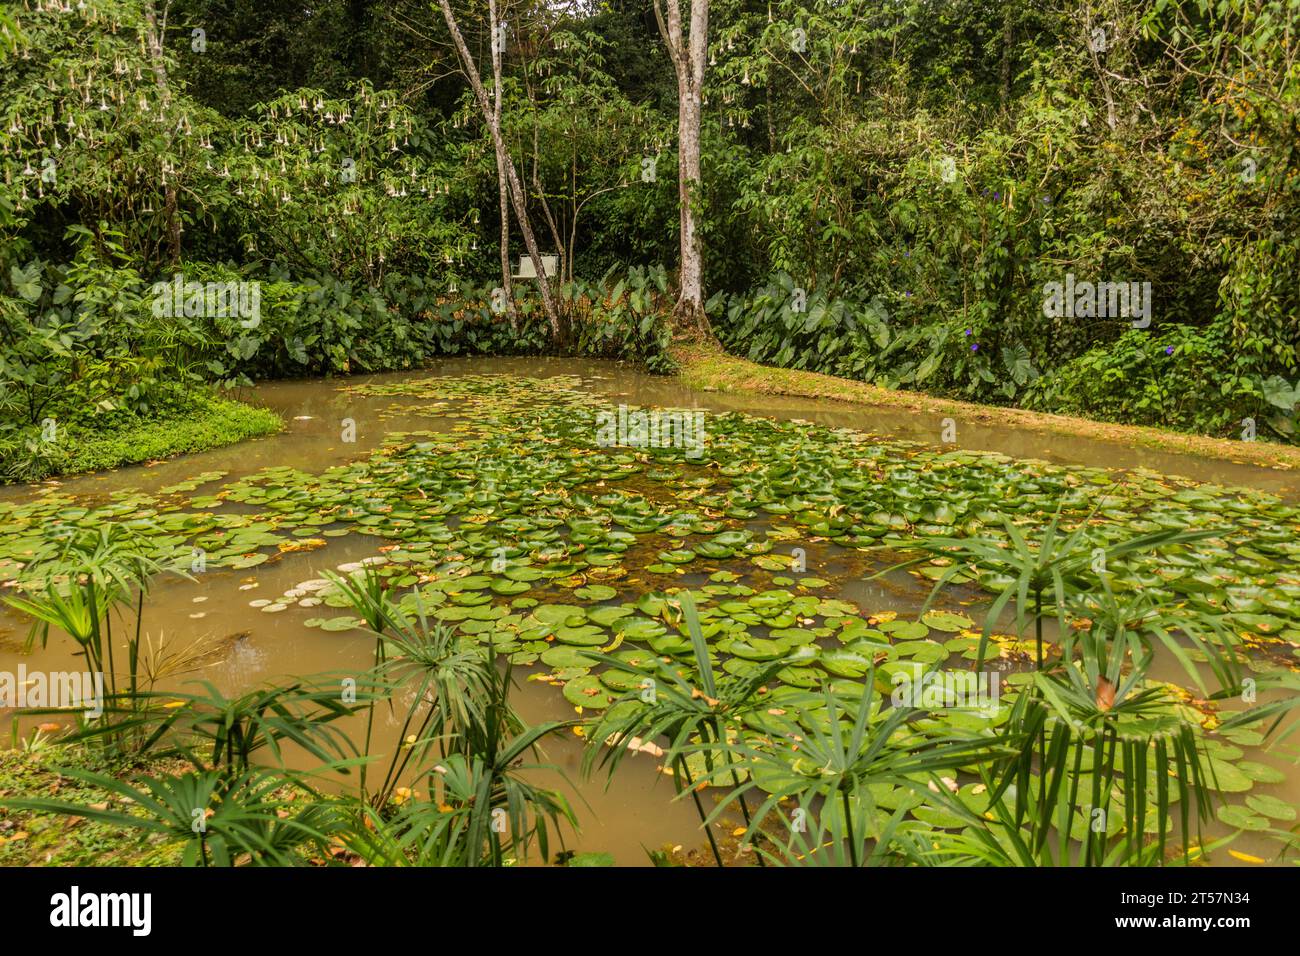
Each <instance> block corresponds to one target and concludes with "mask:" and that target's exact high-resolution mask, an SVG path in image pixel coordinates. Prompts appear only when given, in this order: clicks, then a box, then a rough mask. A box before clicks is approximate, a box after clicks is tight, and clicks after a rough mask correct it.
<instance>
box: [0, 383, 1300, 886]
mask: <svg viewBox="0 0 1300 956" xmlns="http://www.w3.org/2000/svg"><path fill="white" fill-rule="evenodd" d="M493 373H495V374H507V375H511V376H518V377H547V376H552V375H574V376H578V377H580V378H581V379H582V383H583V387H584V388H587V389H589V390H590V391H591V392H593V393H594V394H597V395H600V396H602V397H603V398H605V399H607V400H612V401H614V402H620V401H623V402H627V403H629V404H638V405H661V406H674V407H688V408H692V407H693V408H702V409H705V410H708V411H715V412H727V411H740V412H746V413H749V414H753V415H761V416H767V417H771V418H775V419H798V420H804V421H809V422H815V423H817V424H820V425H826V426H829V427H833V428H852V429H856V430H859V431H862V432H866V433H868V434H873V435H878V436H881V437H887V438H891V439H902V440H908V441H914V442H918V443H921V444H925V445H930V446H933V447H936V448H937V447H946V448H948V449H951V448H952V447H953V446H952V445H947V446H940V436H941V431H942V416H938V415H933V416H926V415H917V414H913V413H910V412H900V411H898V410H893V409H884V408H868V407H863V406H856V405H850V404H847V403H842V402H835V401H821V400H811V399H801V398H785V397H778V396H758V395H748V394H726V393H718V392H705V391H699V390H695V389H691V388H687V387H685V386H683V385H682V384H681V382H680V381H678V380H676V379H673V378H663V377H656V376H650V375H646V374H644V373H641V372H638V371H635V370H633V369H630V368H628V367H625V366H623V365H621V364H619V363H613V362H603V361H594V360H569V359H543V358H467V359H446V360H442V361H439V362H436V363H434V364H433V365H432V366H430V367H429V368H428V369H426V370H423V371H420V372H411V373H394V374H386V375H373V376H355V377H353V378H351V379H347V380H346V383H347V384H357V383H364V382H394V381H404V380H407V379H411V378H422V377H425V376H430V375H433V376H459V375H481V374H493ZM342 384H344V381H342V380H338V379H313V380H297V381H284V382H270V383H265V384H262V385H259V386H257V387H256V388H254V389H251V390H248V391H247V392H246V393H244V394H243V395H241V397H243V398H245V399H247V400H249V401H252V402H255V403H260V404H263V405H265V406H267V407H269V408H271V409H273V410H274V411H276V412H278V413H279V414H281V415H282V416H283V417H284V419H285V422H286V427H285V429H284V430H283V432H281V433H280V434H278V435H275V436H271V437H268V438H263V439H258V440H254V441H249V442H244V443H242V444H239V445H235V446H231V447H227V448H221V449H215V450H212V451H208V452H202V453H198V454H193V455H188V456H184V457H181V458H177V459H171V460H168V461H164V462H160V463H157V464H154V465H149V466H136V467H130V468H122V469H117V470H114V471H111V472H105V473H98V474H93V475H86V476H80V477H75V478H70V479H67V480H64V481H60V482H46V483H42V484H39V485H27V486H15V487H7V488H0V500H3V499H9V500H28V499H30V498H31V497H33V496H36V495H40V494H42V493H45V492H47V491H49V490H52V489H57V490H58V491H59V492H61V493H65V494H75V495H78V496H86V497H87V498H89V499H94V498H97V497H99V496H102V495H106V494H108V493H111V492H114V491H119V490H133V491H140V492H145V493H154V492H156V491H157V490H158V489H159V488H162V487H165V486H166V485H169V484H173V483H176V482H179V481H184V480H187V479H190V478H192V477H193V476H194V475H196V474H198V473H201V472H205V471H225V472H228V474H227V476H226V477H225V479H223V480H225V481H230V480H235V479H238V478H240V477H243V476H246V475H248V474H251V473H253V472H256V471H258V470H259V469H262V468H265V467H269V466H285V465H287V466H291V467H294V468H296V469H299V470H302V471H306V472H319V471H322V470H324V469H326V468H328V467H330V466H332V465H337V464H340V463H344V462H347V461H351V460H354V459H357V458H361V457H365V456H366V455H368V454H369V452H370V451H372V450H373V449H374V448H376V447H378V446H379V445H381V444H382V443H383V441H384V438H385V436H386V435H387V434H388V433H390V432H396V431H404V430H412V429H438V428H446V427H450V422H449V421H446V420H442V421H440V420H437V419H432V418H429V417H427V415H425V414H419V413H417V411H416V407H417V406H416V403H414V402H411V401H410V400H403V399H401V398H400V397H393V396H375V397H364V396H358V395H354V394H348V393H345V392H343V391H341V390H340V386H341V385H342ZM403 403H407V404H411V405H412V412H411V413H404V412H402V411H400V406H401V405H402V404H403ZM395 408H397V409H399V410H398V411H396V413H395V412H394V409H395ZM381 412H382V413H383V414H382V415H381ZM346 418H350V419H352V420H353V421H354V422H355V423H356V441H355V443H346V442H344V441H342V440H341V433H342V423H343V420H344V419H346ZM956 424H957V439H958V441H957V447H960V448H966V449H969V450H979V451H996V452H1001V453H1004V454H1007V455H1010V456H1012V457H1014V458H1036V459H1042V460H1046V461H1051V462H1055V463H1061V464H1078V465H1086V466H1091V467H1105V468H1111V469H1149V470H1151V471H1156V472H1161V473H1164V474H1170V475H1177V476H1180V477H1185V478H1190V479H1193V480H1196V481H1200V482H1206V483H1209V484H1216V485H1229V486H1244V487H1250V488H1256V489H1259V490H1263V491H1267V492H1270V493H1273V494H1277V495H1280V496H1282V497H1284V498H1286V499H1288V500H1300V476H1296V475H1293V474H1289V473H1286V472H1280V471H1275V470H1271V469H1267V468H1261V467H1258V466H1254V465H1250V464H1246V463H1236V462H1225V461H1217V460H1209V459H1202V458H1197V457H1192V456H1186V455H1178V454H1173V453H1170V452H1163V451H1156V450H1151V449H1145V448H1131V447H1127V446H1124V445H1119V444H1115V443H1111V442H1102V441H1095V440H1085V439H1067V438H1062V437H1060V436H1054V435H1044V434H1040V433H1035V432H1030V431H1026V430H1017V429H1014V428H1011V427H990V426H987V425H980V424H976V423H965V422H962V421H961V420H960V419H958V420H957V423H956ZM327 540H328V543H327V545H326V547H324V548H321V549H319V550H316V551H309V552H298V553H287V554H284V555H283V556H282V557H281V558H279V559H278V560H276V561H273V562H268V563H267V564H264V565H261V566H259V567H256V568H253V569H250V570H247V571H234V570H226V569H214V570H212V571H209V572H208V573H205V574H202V575H198V576H197V580H195V581H185V580H181V579H176V578H167V579H164V580H162V581H161V582H160V583H158V584H157V585H156V586H155V589H154V592H153V594H152V595H151V599H150V601H149V602H148V604H147V607H146V611H145V631H146V633H147V634H149V635H150V636H151V638H152V639H153V640H154V641H155V642H161V643H163V645H164V646H165V647H167V648H168V650H169V651H170V652H171V653H174V654H180V655H182V656H183V655H185V654H189V653H192V654H194V655H197V656H198V657H200V658H201V659H202V662H203V666H201V668H199V669H197V670H195V671H192V672H187V673H185V674H178V675H172V676H170V677H167V678H165V679H164V680H163V681H162V682H161V683H160V685H159V686H161V687H177V686H181V685H183V684H184V683H185V682H187V681H194V680H207V681H211V682H212V683H213V684H214V685H216V686H217V687H218V688H219V689H221V690H222V691H224V692H226V693H236V692H241V691H244V690H247V689H249V688H252V687H255V686H258V685H264V684H267V683H271V682H274V681H277V680H281V679H283V678H285V677H288V676H300V675H307V674H318V673H324V672H351V673H355V672H357V671H359V670H362V669H364V668H365V667H366V666H368V664H369V662H370V659H371V655H372V653H373V643H372V641H371V640H370V639H368V638H367V637H365V636H364V635H362V634H357V633H351V634H349V633H331V632H326V631H322V630H319V629H315V628H308V627H305V626H303V624H302V621H303V620H304V619H305V618H308V617H312V616H315V615H316V614H317V612H316V611H315V610H313V609H306V608H300V607H296V606H291V607H290V608H288V609H287V610H285V611H283V612H280V613H274V614H268V613H264V612H262V611H261V610H259V609H258V608H254V607H250V606H249V601H250V600H254V599H258V598H275V597H276V596H278V595H280V594H282V593H283V592H284V591H285V590H287V589H289V588H291V587H293V586H294V585H295V584H297V583H298V582H300V581H304V580H307V579H310V578H315V577H319V576H320V573H321V572H322V571H325V570H331V569H334V568H336V567H337V566H338V565H339V564H342V563H345V562H349V561H356V560H360V559H361V558H364V557H367V556H369V555H372V554H374V553H375V549H376V547H378V546H379V543H378V542H376V540H375V539H373V538H369V537H366V536H363V535H347V536H344V537H340V538H330V539H327ZM843 554H844V552H840V556H841V557H840V558H839V559H836V558H835V557H834V556H833V555H832V554H830V553H826V554H824V555H823V554H819V553H810V554H809V557H808V561H809V564H808V570H809V572H810V573H816V574H817V575H818V576H821V577H825V578H829V579H831V580H834V581H838V582H840V585H841V588H842V596H843V597H845V598H846V599H849V600H853V601H856V602H857V603H858V604H859V605H861V606H862V607H863V608H864V609H867V610H871V611H882V610H897V611H899V612H903V613H915V610H916V608H917V607H918V606H919V604H920V602H921V600H923V599H924V596H925V593H926V592H925V590H924V589H923V588H921V586H919V585H918V584H916V582H914V581H912V580H911V579H910V578H908V577H906V576H904V577H894V578H890V579H886V580H884V581H878V582H864V581H862V580H860V579H856V578H857V575H856V574H852V573H850V574H845V565H844V562H843ZM819 560H820V561H822V562H823V563H824V565H825V566H823V567H819V566H818V565H817V564H816V562H817V561H819ZM691 581H693V577H690V576H688V577H687V578H685V579H683V581H682V583H688V582H691ZM241 584H245V585H247V584H252V585H255V587H253V588H252V589H248V590H240V589H239V586H240V585H241ZM977 600H978V599H977V598H976V597H975V596H974V595H968V596H967V597H966V599H965V600H964V601H963V602H962V603H966V604H970V603H972V602H974V601H977ZM25 634H26V625H25V623H24V622H22V621H20V620H19V619H18V617H17V615H15V614H14V613H12V612H10V611H8V610H0V670H3V671H8V672H11V673H14V672H16V671H17V669H18V666H19V665H20V664H25V665H26V666H27V667H28V668H29V669H34V668H37V667H39V668H40V669H42V670H50V671H57V670H70V671H79V670H81V669H82V668H81V662H80V659H79V658H75V657H74V656H73V655H72V649H73V648H72V642H71V641H70V640H69V639H67V638H66V637H65V636H61V635H60V636H56V637H52V638H51V641H50V643H49V646H48V647H46V648H45V649H37V650H35V651H34V652H32V653H31V654H24V653H23V639H24V637H25ZM530 672H535V669H530V668H516V678H517V680H518V684H519V687H518V690H517V691H516V692H515V694H514V697H513V701H514V704H515V706H516V707H517V708H518V709H519V711H520V712H521V714H522V716H523V717H524V718H525V719H526V720H527V721H529V722H531V723H536V722H539V721H543V720H552V719H553V720H566V719H571V718H573V717H575V716H576V715H575V713H574V709H573V707H572V706H571V705H570V704H569V703H568V702H567V701H565V700H564V698H563V697H562V696H561V695H560V694H559V692H558V691H557V690H555V689H554V688H552V687H549V686H546V685H544V684H541V683H538V682H532V681H528V680H526V679H525V678H526V677H527V675H528V673H530ZM1154 676H1156V677H1159V678H1162V679H1167V680H1171V681H1173V682H1175V683H1185V681H1186V677H1185V675H1183V674H1182V673H1181V672H1180V671H1179V670H1178V669H1177V666H1176V664H1174V663H1173V662H1172V661H1162V662H1161V663H1160V664H1159V665H1158V669H1157V672H1156V674H1155V675H1154ZM10 713H11V712H6V711H4V710H0V721H2V723H0V730H3V731H7V730H8V727H9V723H10V721H9V719H8V718H9V714H10ZM378 714H379V715H380V717H379V720H380V723H379V727H380V730H379V735H380V736H381V737H382V736H383V735H384V733H385V731H386V733H387V735H388V736H389V737H390V739H391V738H392V737H393V736H395V735H396V734H397V732H398V730H399V728H398V717H397V716H389V714H388V711H387V709H386V708H382V707H381V708H380V710H379V711H378ZM24 723H26V721H24ZM347 729H348V730H350V731H352V732H353V737H354V739H358V740H359V739H360V738H361V732H359V731H360V727H359V724H358V725H357V726H353V727H348V728H347ZM3 738H4V742H5V743H6V744H7V743H8V740H9V734H8V733H4V735H3ZM581 753H582V743H581V741H580V740H578V739H577V738H576V737H573V736H567V737H564V736H561V737H554V738H552V739H551V740H550V741H549V742H548V743H547V745H546V757H547V758H548V759H549V761H550V762H551V763H552V764H554V765H555V766H556V768H557V769H556V771H555V772H546V773H539V774H536V775H535V778H536V779H537V780H538V782H544V783H546V784H548V785H555V786H557V787H559V788H560V789H561V790H562V791H564V792H565V793H566V794H567V796H568V797H569V798H570V800H571V802H572V803H573V806H574V809H575V812H576V814H577V817H578V820H579V822H580V828H581V829H580V832H578V833H576V834H574V833H567V834H566V837H565V845H566V846H567V848H569V849H573V850H576V851H578V852H607V853H611V854H613V856H614V858H615V860H616V861H617V862H618V863H620V864H624V865H639V864H644V863H646V862H647V857H646V852H645V851H646V850H647V849H657V848H661V847H663V846H678V845H681V846H685V847H686V848H688V849H691V848H701V847H703V846H704V845H705V844H704V837H703V834H702V832H701V830H700V828H699V823H698V820H697V818H696V816H695V811H694V809H693V808H692V807H691V806H690V803H689V801H686V800H673V786H672V781H671V779H670V778H668V777H666V776H664V775H663V774H661V773H659V772H657V768H656V765H655V762H654V760H653V759H652V758H651V757H648V756H645V755H637V756H635V757H632V758H630V759H629V761H628V762H626V763H625V765H624V766H623V767H622V768H621V769H620V771H619V772H618V773H617V774H616V775H615V776H614V777H613V778H612V779H609V778H607V777H606V775H605V774H603V773H598V774H597V775H596V776H594V777H592V778H591V779H584V778H583V776H582V774H581V768H580V761H581ZM1250 756H1251V758H1252V759H1256V760H1260V761H1262V762H1265V763H1268V764H1270V765H1273V766H1277V767H1278V768H1279V769H1282V770H1284V771H1285V772H1287V773H1288V779H1287V781H1286V782H1285V783H1282V784H1278V785H1275V786H1264V785H1257V786H1256V787H1255V789H1254V790H1252V793H1261V794H1264V793H1271V794H1273V795H1275V796H1278V797H1280V798H1282V799H1284V800H1286V801H1287V802H1288V803H1290V804H1292V805H1297V804H1300V773H1297V772H1296V767H1295V766H1294V764H1293V763H1292V762H1291V760H1290V758H1289V757H1288V756H1287V755H1285V754H1282V753H1273V752H1267V751H1264V752H1259V751H1255V752H1252V753H1251V754H1250ZM733 816H734V815H733ZM732 822H733V823H735V822H738V821H732ZM1215 829H1218V828H1217V827H1212V828H1211V832H1213V831H1214V830H1215ZM1232 847H1233V848H1234V849H1237V850H1240V851H1243V852H1246V853H1252V854H1255V855H1259V856H1263V857H1265V858H1269V859H1271V858H1272V857H1273V856H1274V855H1275V854H1276V851H1277V844H1276V843H1274V842H1271V841H1269V840H1267V839H1266V838H1264V837H1262V836H1259V835H1256V834H1246V835H1244V836H1243V837H1240V838H1238V839H1237V840H1236V841H1235V842H1234V843H1233V844H1232ZM556 848H558V847H556ZM554 849H555V848H553V850H552V852H554ZM1215 860H1216V862H1218V863H1221V864H1231V863H1232V862H1233V861H1232V860H1231V859H1230V858H1229V857H1228V856H1227V854H1226V853H1225V852H1223V851H1220V852H1219V853H1217V854H1216V855H1215Z"/></svg>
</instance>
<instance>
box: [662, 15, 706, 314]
mask: <svg viewBox="0 0 1300 956" xmlns="http://www.w3.org/2000/svg"><path fill="white" fill-rule="evenodd" d="M667 6H668V15H667V18H666V19H665V17H664V13H663V11H662V10H660V8H659V2H658V0H655V4H654V11H655V20H656V21H658V23H659V32H660V33H661V34H662V35H663V38H664V43H665V44H667V46H668V55H669V57H670V58H671V59H672V63H673V69H674V71H675V72H676V74H677V189H678V204H679V206H680V211H681V230H680V233H681V235H680V238H681V253H680V255H681V267H680V280H679V281H680V285H681V292H680V295H679V296H678V299H677V308H676V310H675V311H676V316H677V322H678V325H679V327H681V328H684V329H687V330H690V331H692V332H695V333H702V334H704V335H707V334H708V333H709V322H708V318H707V317H706V316H705V314H704V262H703V259H704V254H703V249H702V248H701V244H700V234H699V229H698V224H697V215H696V214H697V212H698V209H699V202H700V180H701V175H700V119H701V116H702V114H703V103H704V67H705V64H706V62H707V61H708V53H709V39H708V34H709V0H693V2H692V3H691V24H690V35H689V36H687V37H684V36H683V34H682V11H681V2H680V0H667Z"/></svg>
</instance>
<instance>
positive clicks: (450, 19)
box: [438, 0, 560, 340]
mask: <svg viewBox="0 0 1300 956" xmlns="http://www.w3.org/2000/svg"><path fill="white" fill-rule="evenodd" d="M438 5H439V6H440V7H442V15H443V17H444V19H446V21H447V29H448V30H450V31H451V38H452V40H453V41H454V42H455V44H456V50H457V52H459V53H460V59H461V63H462V64H463V65H464V67H465V76H466V77H467V78H468V79H469V85H470V88H471V89H473V91H474V98H475V99H477V100H478V105H479V109H480V111H482V113H483V120H484V122H486V123H487V125H488V130H489V131H490V132H491V134H492V146H493V147H494V148H495V149H496V153H497V162H498V163H500V164H501V166H502V168H503V169H505V171H506V179H507V181H508V182H509V183H510V202H511V205H512V206H513V207H514V211H515V219H517V220H518V222H519V231H520V232H522V233H523V235H524V245H525V246H527V248H528V255H529V256H530V257H531V258H532V260H533V269H534V271H536V273H537V287H538V289H539V290H540V291H541V293H542V311H544V312H545V313H546V320H547V322H549V323H550V326H551V334H552V335H553V336H555V338H556V339H557V340H558V339H559V338H560V315H559V311H558V310H557V309H556V307H555V297H554V296H553V295H552V294H551V283H550V282H549V281H548V280H547V278H546V270H545V268H544V267H543V265H542V255H541V253H540V252H539V251H538V249H537V238H536V236H534V235H533V227H532V225H531V224H530V222H529V220H528V210H527V208H526V207H525V206H524V190H523V187H522V186H520V184H519V173H518V172H517V171H516V170H515V161H514V159H513V158H511V156H510V154H509V153H508V152H507V151H506V144H505V140H503V139H502V138H501V125H500V124H499V123H498V122H497V121H496V116H495V115H494V113H493V112H492V102H491V100H489V99H488V95H487V91H486V90H485V89H483V80H482V78H481V77H480V76H479V72H478V67H476V66H475V65H474V58H473V57H472V56H471V55H470V52H469V47H467V46H466V45H465V38H464V37H463V36H461V32H460V27H459V26H457V24H456V17H455V15H454V14H453V13H452V12H451V3H450V2H449V0H438ZM493 39H494V40H495V37H494V38H493Z"/></svg>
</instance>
